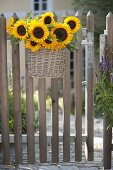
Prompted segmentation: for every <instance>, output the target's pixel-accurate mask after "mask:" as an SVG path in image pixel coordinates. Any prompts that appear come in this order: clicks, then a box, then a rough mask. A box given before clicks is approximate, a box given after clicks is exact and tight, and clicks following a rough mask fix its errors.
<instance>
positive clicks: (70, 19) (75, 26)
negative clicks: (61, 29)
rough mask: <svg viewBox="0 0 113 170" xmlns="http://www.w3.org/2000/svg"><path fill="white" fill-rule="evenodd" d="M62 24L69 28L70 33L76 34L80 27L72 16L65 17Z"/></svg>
mask: <svg viewBox="0 0 113 170" xmlns="http://www.w3.org/2000/svg"><path fill="white" fill-rule="evenodd" d="M64 23H65V24H68V25H69V26H70V28H71V30H72V33H75V32H77V31H78V30H79V29H80V27H81V24H80V20H79V19H78V18H77V17H74V16H70V17H67V18H66V19H65V20H64Z"/></svg>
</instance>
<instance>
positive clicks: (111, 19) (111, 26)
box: [106, 12, 113, 42]
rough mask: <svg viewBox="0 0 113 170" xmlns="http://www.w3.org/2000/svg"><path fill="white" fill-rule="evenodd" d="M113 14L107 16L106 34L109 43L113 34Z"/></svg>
mask: <svg viewBox="0 0 113 170" xmlns="http://www.w3.org/2000/svg"><path fill="white" fill-rule="evenodd" d="M112 30H113V14H112V12H109V13H108V14H107V16H106V33H107V35H108V39H109V42H111V41H112V37H113V36H112V34H113V31H112Z"/></svg>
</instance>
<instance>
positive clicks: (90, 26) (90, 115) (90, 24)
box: [86, 11, 94, 161]
mask: <svg viewBox="0 0 113 170" xmlns="http://www.w3.org/2000/svg"><path fill="white" fill-rule="evenodd" d="M86 21H87V22H86V24H87V31H88V33H87V41H88V42H92V44H91V45H89V46H87V47H86V50H87V56H86V57H87V59H86V61H87V62H86V88H87V89H86V90H87V94H86V95H87V98H86V99H87V100H86V104H87V107H86V108H87V110H86V116H87V149H88V155H87V159H88V160H89V161H93V157H94V154H93V150H94V149H93V136H94V95H93V94H94V93H93V89H94V46H93V44H94V43H93V42H94V15H93V13H92V12H91V11H89V12H88V14H87V16H86ZM91 125H92V126H91Z"/></svg>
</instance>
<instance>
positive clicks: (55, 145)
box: [51, 78, 59, 163]
mask: <svg viewBox="0 0 113 170" xmlns="http://www.w3.org/2000/svg"><path fill="white" fill-rule="evenodd" d="M51 99H52V162H55V163H57V162H59V129H58V122H59V114H58V79H57V78H52V79H51Z"/></svg>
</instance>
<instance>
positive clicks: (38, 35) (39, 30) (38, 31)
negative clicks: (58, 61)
mask: <svg viewBox="0 0 113 170" xmlns="http://www.w3.org/2000/svg"><path fill="white" fill-rule="evenodd" d="M33 35H34V37H36V38H38V39H40V38H42V37H43V36H44V30H43V29H42V28H41V27H36V28H34V30H33Z"/></svg>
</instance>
